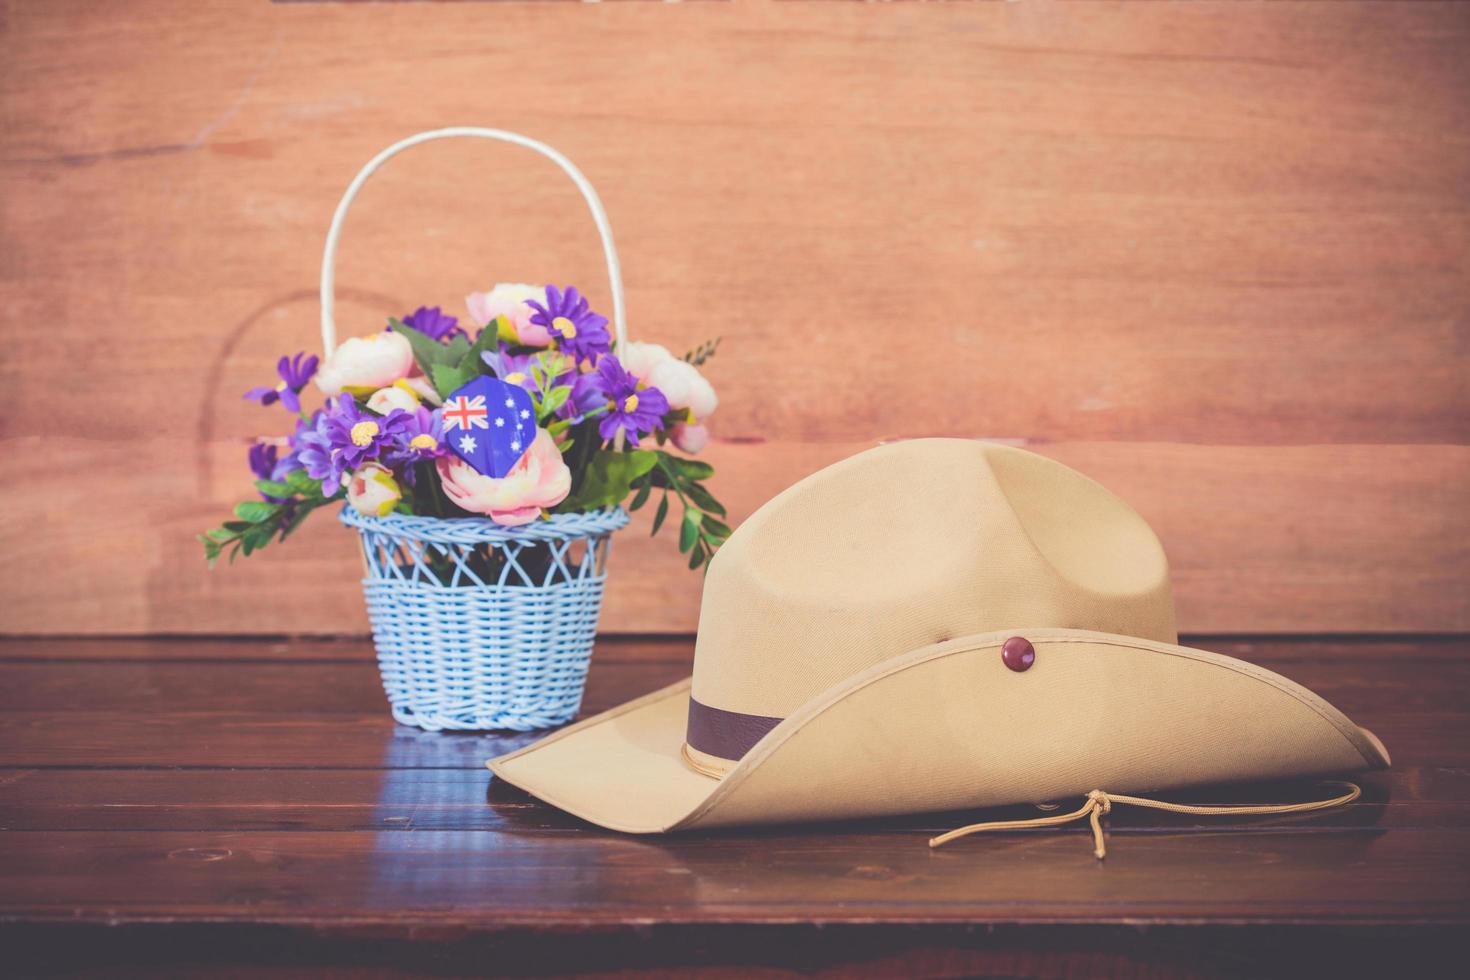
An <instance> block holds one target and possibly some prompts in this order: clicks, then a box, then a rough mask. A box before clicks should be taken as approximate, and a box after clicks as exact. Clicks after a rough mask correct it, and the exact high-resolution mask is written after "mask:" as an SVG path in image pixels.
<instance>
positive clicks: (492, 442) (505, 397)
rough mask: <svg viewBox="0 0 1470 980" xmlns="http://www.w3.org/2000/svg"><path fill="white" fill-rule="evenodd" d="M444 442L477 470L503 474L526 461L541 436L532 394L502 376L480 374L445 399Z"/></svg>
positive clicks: (443, 413)
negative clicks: (507, 381)
mask: <svg viewBox="0 0 1470 980" xmlns="http://www.w3.org/2000/svg"><path fill="white" fill-rule="evenodd" d="M442 415H443V418H444V443H445V445H447V446H448V447H449V448H450V450H451V451H453V453H454V454H455V455H456V456H458V457H459V458H460V459H462V460H464V461H465V462H466V463H469V464H470V465H471V466H473V467H474V468H475V471H476V472H477V473H483V474H484V475H486V476H488V477H493V478H494V479H497V480H498V479H500V478H501V477H503V476H505V475H506V474H507V473H509V472H510V471H511V469H512V468H513V467H514V466H515V465H516V463H518V462H520V459H521V457H522V456H524V455H525V454H526V452H527V450H529V449H530V448H531V441H532V440H533V439H535V438H536V411H535V407H534V406H533V405H532V404H531V393H530V392H529V391H527V390H526V389H524V388H522V387H520V386H519V385H512V384H506V383H505V382H504V381H501V380H499V379H498V378H491V377H487V376H484V375H482V376H480V377H478V378H476V379H475V380H473V381H471V382H469V383H468V384H466V385H462V386H461V387H459V388H456V389H455V391H454V394H452V395H450V396H449V397H448V398H446V399H444V409H443V412H442Z"/></svg>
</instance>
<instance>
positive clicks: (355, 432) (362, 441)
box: [352, 422, 378, 446]
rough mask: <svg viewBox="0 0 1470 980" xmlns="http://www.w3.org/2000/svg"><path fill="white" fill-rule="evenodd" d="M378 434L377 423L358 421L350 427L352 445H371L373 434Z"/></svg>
mask: <svg viewBox="0 0 1470 980" xmlns="http://www.w3.org/2000/svg"><path fill="white" fill-rule="evenodd" d="M377 434H378V423H376V422H359V423H357V424H356V425H354V426H353V427H352V444H353V445H354V446H369V445H372V441H373V436H375V435H377Z"/></svg>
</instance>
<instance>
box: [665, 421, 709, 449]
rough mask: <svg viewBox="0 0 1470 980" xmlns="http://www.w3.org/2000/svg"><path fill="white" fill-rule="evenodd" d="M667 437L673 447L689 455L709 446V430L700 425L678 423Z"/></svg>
mask: <svg viewBox="0 0 1470 980" xmlns="http://www.w3.org/2000/svg"><path fill="white" fill-rule="evenodd" d="M669 435H670V437H671V438H672V439H673V440H674V445H676V446H678V447H679V448H680V449H682V450H684V452H686V453H689V454H691V455H693V454H694V453H697V452H699V451H700V450H701V449H703V448H704V447H705V446H707V445H709V429H708V428H706V427H705V426H702V425H697V424H693V423H689V422H680V423H679V424H678V425H676V426H674V428H673V431H672V432H670V433H669Z"/></svg>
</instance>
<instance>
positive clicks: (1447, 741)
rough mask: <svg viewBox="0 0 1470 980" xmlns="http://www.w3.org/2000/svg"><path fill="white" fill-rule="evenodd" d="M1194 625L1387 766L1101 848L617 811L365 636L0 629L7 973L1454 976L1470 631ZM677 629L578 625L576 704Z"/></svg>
mask: <svg viewBox="0 0 1470 980" xmlns="http://www.w3.org/2000/svg"><path fill="white" fill-rule="evenodd" d="M1196 643H1197V644H1198V645H1204V646H1209V647H1210V648H1212V649H1215V650H1219V651H1221V652H1224V653H1228V654H1231V655H1234V656H1238V657H1241V658H1243V659H1247V660H1250V661H1253V662H1256V663H1260V664H1264V665H1266V666H1268V667H1270V668H1272V669H1275V670H1278V671H1280V672H1282V673H1284V674H1286V675H1287V676H1289V677H1291V678H1293V679H1295V680H1297V681H1300V682H1302V683H1304V684H1306V685H1307V686H1309V687H1311V688H1313V689H1314V690H1316V691H1318V692H1319V693H1321V694H1322V695H1323V696H1325V697H1326V698H1328V699H1329V700H1331V701H1332V702H1333V703H1335V704H1336V705H1337V706H1339V707H1340V708H1342V709H1343V710H1344V711H1345V712H1347V713H1348V715H1349V716H1351V717H1352V718H1353V719H1354V720H1355V721H1357V722H1358V723H1360V724H1363V725H1365V726H1367V727H1369V728H1372V729H1373V730H1374V731H1375V732H1377V733H1378V735H1379V736H1380V737H1382V739H1383V740H1384V742H1385V743H1386V744H1387V745H1388V747H1389V749H1390V751H1391V752H1392V754H1393V756H1394V760H1395V768H1394V769H1393V770H1391V771H1389V772H1386V773H1378V774H1374V775H1371V776H1368V777H1366V778H1365V779H1363V780H1362V782H1363V788H1364V797H1363V799H1362V801H1361V802H1359V803H1357V804H1354V805H1353V806H1351V807H1348V808H1345V809H1342V810H1338V811H1334V812H1329V813H1322V814H1317V815H1310V816H1306V817H1296V818H1291V819H1286V820H1283V819H1274V820H1273V819H1269V818H1235V819H1228V818H1205V817H1198V818H1196V817H1183V816H1176V815H1168V814H1158V813H1152V812H1139V811H1136V810H1130V809H1122V810H1119V811H1115V812H1114V814H1113V816H1112V820H1111V826H1112V829H1111V836H1110V839H1109V840H1110V843H1109V854H1108V859H1107V861H1106V862H1104V863H1101V864H1099V863H1098V862H1096V861H1094V860H1093V858H1092V856H1091V849H1090V844H1089V841H1088V837H1087V834H1086V831H1085V829H1083V828H1076V829H1070V830H1063V831H1057V830H1043V831H1023V832H1015V833H1009V834H997V835H993V836H986V837H979V838H972V839H969V840H966V841H963V842H960V843H957V844H955V845H953V846H951V847H949V848H946V849H944V850H941V851H935V852H931V851H930V850H929V849H928V848H927V847H926V846H925V840H926V838H927V837H928V836H930V835H931V834H932V833H934V832H935V831H937V830H942V829H948V828H950V827H953V826H957V825H958V824H959V823H962V822H967V819H968V815H963V814H949V815H937V816H934V815H931V816H926V817H915V818H910V819H904V820H898V821H886V822H874V823H863V824H846V825H832V826H822V827H798V828H789V829H780V830H766V831H762V832H758V833H722V834H718V835H705V836H697V837H675V838H648V837H627V836H622V835H618V834H614V833H610V832H606V831H603V830H600V829H597V828H594V827H590V826H589V825H587V824H584V823H582V822H580V821H578V820H576V819H573V818H570V817H567V816H565V815H563V814H561V813H560V812H558V811H556V810H554V809H552V808H550V807H548V806H545V805H543V804H541V803H539V802H538V801H536V800H534V799H532V798H531V797H528V796H527V795H525V794H523V793H521V792H519V791H517V790H515V789H513V788H511V787H508V786H505V785H503V784H499V783H497V782H496V781H495V780H494V779H493V778H492V777H491V775H490V773H489V772H488V771H486V769H485V768H484V766H483V762H484V760H485V759H486V758H487V757H489V756H492V755H496V754H499V753H501V752H504V751H507V750H508V749H511V748H513V747H515V746H519V745H522V744H525V743H526V742H528V741H530V740H531V738H533V737H534V736H522V735H430V734H426V733H423V732H419V731H417V730H414V729H409V728H404V727H400V726H397V725H395V724H394V723H393V722H392V721H391V720H390V718H389V716H388V713H387V710H386V707H385V704H384V701H383V696H382V692H381V690H380V688H379V687H378V680H377V674H376V670H375V667H374V665H373V662H372V659H371V649H370V646H369V644H368V643H367V642H366V641H362V640H357V641H333V642H325V641H323V642H297V641H292V642H271V641H260V640H250V641H243V640H242V641H232V640H167V641H158V640H8V641H0V831H3V832H0V943H3V946H0V948H3V949H4V950H5V951H6V957H7V969H8V970H9V971H14V972H20V973H38V972H48V971H69V970H74V969H94V970H117V971H121V972H140V971H141V972H147V973H149V974H152V975H159V974H170V973H174V974H182V973H191V972H194V971H197V970H200V969H202V968H204V967H207V966H212V967H220V966H228V967H229V968H230V969H231V970H232V972H235V973H267V974H279V973H288V974H289V973H298V972H303V973H311V974H313V975H324V974H331V973H334V972H338V971H342V970H370V971H372V972H376V973H381V974H391V973H396V972H427V973H434V974H437V975H452V974H457V973H482V972H486V971H506V972H512V973H559V972H575V971H593V972H613V971H615V970H617V969H619V968H622V969H628V968H631V969H635V970H638V971H641V972H660V971H665V972H682V971H684V970H686V969H690V968H704V969H709V970H714V971H716V972H725V973H728V974H729V975H737V974H738V975H741V976H748V975H765V976H774V975H783V974H784V973H786V972H787V971H803V972H823V971H842V972H849V971H863V972H866V973H867V974H869V975H883V974H888V973H901V974H905V975H919V974H924V975H965V974H975V973H991V974H1004V975H1011V976H1018V975H1019V976H1072V975H1085V974H1097V973H1106V974H1111V975H1129V976H1163V975H1205V976H1214V975H1235V974H1238V975H1262V974H1281V975H1290V974H1295V975H1300V974H1301V973H1303V972H1304V971H1305V972H1311V973H1317V972H1319V971H1326V970H1336V971H1338V972H1339V974H1349V975H1354V974H1364V975H1367V974H1373V973H1381V972H1382V971H1384V970H1387V969H1393V970H1396V971H1400V972H1402V971H1404V970H1410V971H1411V972H1410V973H1406V974H1405V975H1414V974H1418V975H1423V974H1425V973H1433V972H1436V970H1445V971H1448V969H1449V967H1448V966H1447V965H1441V964H1447V963H1448V961H1447V960H1444V959H1442V957H1444V956H1447V955H1449V954H1450V953H1451V952H1453V951H1454V950H1455V949H1456V938H1457V931H1458V930H1463V929H1464V927H1465V926H1466V925H1467V924H1470V697H1467V695H1470V642H1467V641H1466V640H1464V639H1444V638H1427V639H1419V640H1392V641H1389V640H1382V639H1371V638H1363V639H1350V640H1337V641H1332V642H1326V641H1309V640H1272V641H1262V640H1252V641H1243V640H1214V641H1196ZM690 650H691V645H690V643H689V641H688V640H672V641H670V640H658V641H650V640H624V639H607V640H603V641H601V642H600V644H599V647H598V651H597V655H596V658H595V661H594V666H593V669H592V674H591V678H590V681H589V684H588V688H587V699H586V708H587V710H589V711H599V710H602V709H604V708H607V707H610V706H612V705H615V704H617V703H619V702H621V701H623V700H625V699H627V698H630V697H633V696H635V695H637V694H640V693H643V692H645V691H648V690H651V689H653V688H654V687H657V686H659V685H662V684H665V683H667V682H670V681H673V680H676V679H678V678H679V677H682V676H684V675H685V674H686V673H687V672H688V669H689V661H690ZM636 791H637V789H636V787H630V788H629V792H636ZM1310 792H1312V790H1311V788H1310V787H1309V786H1304V785H1295V786H1255V787H1239V788H1232V789H1230V790H1228V791H1227V790H1215V791H1213V792H1205V793H1196V794H1193V795H1192V796H1186V795H1177V796H1176V797H1174V798H1179V799H1185V798H1189V799H1194V800H1217V801H1231V802H1239V801H1244V800H1256V799H1288V798H1298V797H1300V798H1306V797H1305V796H1301V794H1303V793H1310ZM997 812H998V813H1014V814H1015V815H1024V814H1025V813H1026V811H1025V810H1022V809H1017V810H1014V811H997ZM1437 957H1441V958H1440V959H1436V958H1437Z"/></svg>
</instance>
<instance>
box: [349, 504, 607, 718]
mask: <svg viewBox="0 0 1470 980" xmlns="http://www.w3.org/2000/svg"><path fill="white" fill-rule="evenodd" d="M342 523H344V524H346V525H348V526H349V527H355V528H357V530H358V533H360V534H361V535H362V550H363V557H364V561H365V564H366V566H367V578H365V579H363V592H364V594H365V595H366V597H367V608H368V618H369V619H370V620H371V621H372V624H373V642H374V643H375V644H376V645H377V648H378V667H379V669H380V670H381V671H382V674H383V688H384V690H385V691H387V694H388V703H389V704H390V705H391V706H392V708H393V717H394V718H396V719H397V720H398V721H400V722H402V723H403V724H405V725H417V726H419V727H420V728H424V729H427V730H429V731H441V730H444V729H455V730H476V731H484V730H491V729H515V730H516V731H530V730H531V729H536V728H548V727H550V726H552V725H560V724H562V723H563V722H566V721H569V720H570V719H571V718H572V717H573V716H575V715H576V713H577V711H578V709H580V708H581V705H582V686H583V683H584V682H585V681H586V679H587V663H588V661H589V660H590V659H591V657H592V641H593V639H594V637H595V636H596V633H597V614H598V610H599V609H600V608H601V606H602V586H603V583H604V582H606V581H607V554H608V550H609V548H610V547H611V542H610V541H609V538H610V536H611V535H612V532H613V531H616V530H617V529H618V528H621V527H622V526H623V525H625V524H627V523H628V515H627V514H626V513H624V512H623V510H622V509H621V508H617V509H612V510H603V511H594V512H592V513H588V514H558V515H556V516H554V517H552V518H551V519H550V520H546V521H536V522H535V523H532V524H528V525H526V526H525V527H519V528H507V527H501V526H500V525H499V524H496V523H494V522H493V521H490V520H486V519H483V518H466V519H462V520H441V519H438V518H433V517H407V516H403V515H401V514H390V515H389V516H387V517H364V516H363V515H361V514H359V513H357V511H355V510H353V509H352V508H350V507H344V508H343V510H342Z"/></svg>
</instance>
